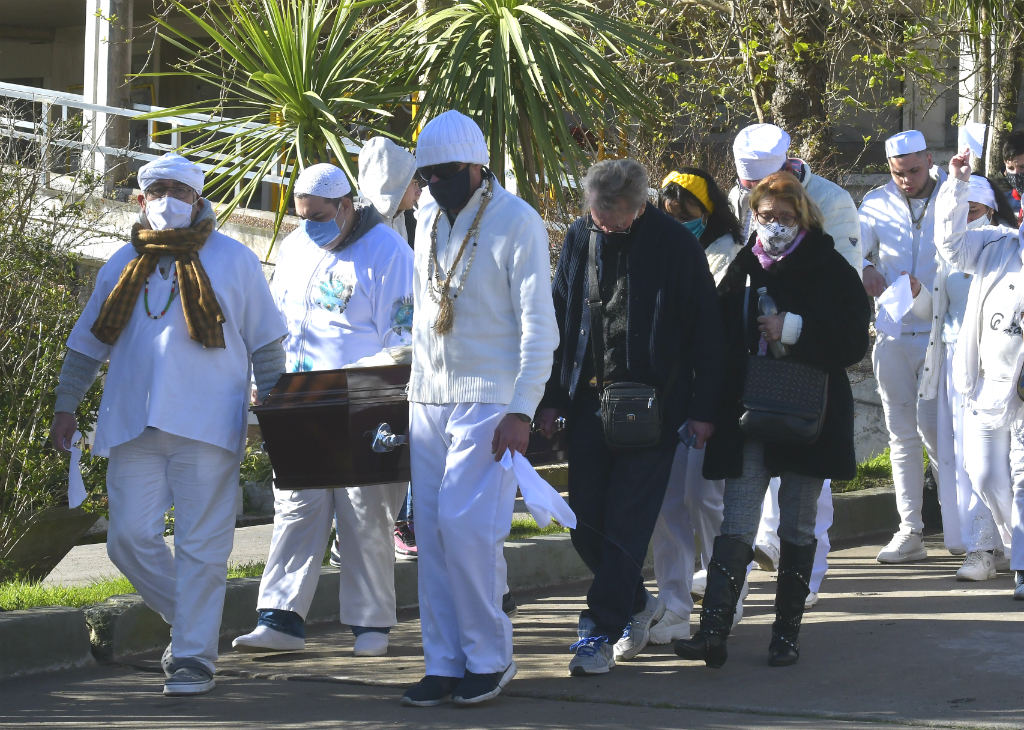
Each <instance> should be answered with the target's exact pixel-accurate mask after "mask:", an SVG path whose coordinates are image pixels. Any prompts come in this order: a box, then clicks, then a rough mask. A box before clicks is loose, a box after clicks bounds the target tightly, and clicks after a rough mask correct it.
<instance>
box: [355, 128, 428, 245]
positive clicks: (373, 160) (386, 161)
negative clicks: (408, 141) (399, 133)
mask: <svg viewBox="0 0 1024 730" xmlns="http://www.w3.org/2000/svg"><path fill="white" fill-rule="evenodd" d="M415 174H416V158H415V156H413V154H412V153H411V152H409V151H407V150H404V149H402V148H401V147H399V146H398V145H397V144H395V143H394V142H392V141H391V140H390V139H388V138H387V137H373V138H371V139H369V140H367V142H366V144H364V145H363V148H362V149H361V150H359V194H360V195H362V196H363V197H364V198H366V199H367V200H368V201H370V203H372V204H373V207H374V208H376V209H377V212H378V213H380V215H381V217H382V218H383V219H384V222H385V223H387V224H388V225H389V226H391V228H392V230H394V231H395V232H396V233H398V235H400V236H401V237H402V238H403V239H405V241H406V242H408V241H409V233H408V231H406V228H405V216H404V215H403V214H402V213H404V211H403V212H399V210H398V206H399V204H400V203H401V202H402V198H404V197H405V191H406V190H408V189H409V183H411V182H412V178H413V175H415Z"/></svg>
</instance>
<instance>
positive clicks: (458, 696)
mask: <svg viewBox="0 0 1024 730" xmlns="http://www.w3.org/2000/svg"><path fill="white" fill-rule="evenodd" d="M514 676H516V662H515V660H514V659H513V660H512V663H511V664H509V665H508V666H507V667H505V669H504V670H503V671H500V672H493V673H491V674H474V673H473V672H470V671H467V672H466V676H465V677H463V678H462V681H461V682H459V686H458V687H456V688H455V691H454V692H452V702H454V703H455V704H456V705H476V704H479V703H481V702H486V701H487V700H490V699H494V698H495V697H497V696H498V695H500V694H501V688H502V687H504V686H505V685H506V684H508V683H509V682H510V681H512V678H513V677H514Z"/></svg>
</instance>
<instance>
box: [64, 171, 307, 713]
mask: <svg viewBox="0 0 1024 730" xmlns="http://www.w3.org/2000/svg"><path fill="white" fill-rule="evenodd" d="M139 186H140V187H141V188H142V190H143V191H144V192H143V194H142V195H140V196H139V204H140V205H141V206H142V212H141V213H140V216H139V222H138V223H137V224H136V225H135V226H133V228H132V241H131V243H130V244H127V245H125V246H123V247H122V248H120V249H119V250H118V251H117V252H116V253H115V254H114V255H113V256H111V257H110V260H109V261H107V263H106V264H104V266H103V267H102V268H101V269H100V271H99V275H98V276H97V279H96V288H95V289H94V290H93V293H92V296H91V297H90V298H89V302H88V304H87V305H86V307H85V310H84V311H83V312H82V316H81V317H80V318H79V320H78V322H77V324H76V325H75V327H74V329H73V330H72V332H71V336H70V337H69V338H68V352H67V355H66V356H65V359H64V365H63V367H62V369H61V375H60V384H59V385H58V387H57V404H56V407H55V411H56V413H55V414H54V419H53V425H52V427H51V429H50V434H51V437H52V438H53V443H54V444H55V445H56V446H57V448H58V449H60V450H61V451H65V452H66V450H67V447H68V446H69V445H70V444H71V441H72V437H73V434H74V433H75V429H76V420H75V416H74V413H75V410H76V408H77V407H78V404H79V402H80V401H81V400H82V398H83V397H84V395H85V393H86V391H87V390H88V389H89V387H91V385H92V384H93V382H94V381H95V379H96V377H97V375H98V373H99V370H100V365H101V363H103V362H106V361H109V363H110V367H109V369H108V371H107V375H106V380H105V383H104V388H103V401H102V403H101V404H100V411H99V420H98V421H97V424H96V441H95V443H94V445H93V453H94V454H96V455H99V456H109V457H110V463H109V465H108V467H107V494H108V497H109V507H110V528H109V532H108V534H107V552H108V554H109V555H110V559H111V560H112V561H113V563H114V565H116V566H117V567H118V569H119V570H121V572H122V573H124V575H125V576H126V577H127V578H128V579H129V580H130V581H131V582H132V585H134V586H135V588H136V590H138V592H139V593H140V594H141V595H142V597H143V599H144V600H145V601H146V604H147V605H149V606H150V607H151V608H152V609H153V610H155V611H156V612H157V613H159V614H160V615H161V616H162V617H163V619H164V620H165V621H167V623H169V624H171V627H172V640H171V644H170V645H169V646H168V647H167V650H166V651H165V652H164V656H163V660H162V662H161V665H162V667H163V669H164V672H165V674H166V675H167V679H166V681H165V683H164V694H166V695H190V694H201V693H204V692H208V691H210V690H211V689H213V687H214V679H213V674H214V671H215V667H214V662H216V660H217V638H218V635H219V633H220V622H221V612H222V610H223V606H224V591H225V586H226V581H227V562H228V556H229V555H230V554H231V545H232V541H233V538H234V528H235V498H236V495H237V492H238V471H239V464H240V463H241V457H242V451H243V449H244V445H245V433H246V429H245V424H246V411H247V409H248V405H249V393H250V382H251V381H250V373H252V372H254V374H255V378H256V387H257V392H258V393H259V396H260V397H264V396H265V395H266V394H267V393H268V392H269V391H270V389H271V388H272V387H273V385H274V383H275V382H277V379H278V377H280V373H281V371H282V369H283V366H284V352H283V350H282V348H281V339H282V338H283V337H284V335H285V334H286V332H287V330H286V329H285V326H284V322H283V321H282V320H281V315H280V314H278V312H277V308H276V307H275V306H274V302H273V299H272V298H271V295H270V289H269V288H268V286H267V281H266V279H265V278H264V276H263V267H262V266H261V264H260V261H259V258H257V256H256V254H255V253H253V252H252V251H250V250H249V249H248V248H246V247H245V246H244V245H243V244H241V243H239V242H238V241H236V240H234V239H232V238H228V237H227V236H225V235H223V234H221V233H219V232H217V231H215V230H213V229H214V227H215V225H216V216H215V214H214V213H213V208H212V206H211V205H210V203H209V202H208V201H206V200H203V199H202V198H201V197H200V195H201V193H202V190H203V173H202V170H200V169H199V168H198V167H197V166H196V165H193V164H192V163H190V162H188V160H186V159H185V158H183V157H180V156H179V155H175V154H167V155H164V156H163V157H161V158H159V159H158V160H156V161H154V162H151V163H149V164H147V165H144V166H143V167H142V169H141V170H140V171H139ZM172 506H173V507H174V546H175V550H174V553H173V555H172V553H171V549H170V548H169V547H168V546H167V544H166V543H165V542H164V538H163V532H164V514H165V513H166V512H167V510H168V509H170V508H171V507H172Z"/></svg>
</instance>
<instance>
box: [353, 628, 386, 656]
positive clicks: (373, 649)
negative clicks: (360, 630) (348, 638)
mask: <svg viewBox="0 0 1024 730" xmlns="http://www.w3.org/2000/svg"><path fill="white" fill-rule="evenodd" d="M352 653H353V654H354V655H355V656H384V655H385V654H387V653H388V635H387V634H385V633H383V632H381V631H367V632H366V633H364V634H360V635H359V636H357V637H356V645H355V647H354V648H353V650H352Z"/></svg>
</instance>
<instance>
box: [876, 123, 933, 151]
mask: <svg viewBox="0 0 1024 730" xmlns="http://www.w3.org/2000/svg"><path fill="white" fill-rule="evenodd" d="M927 149H928V143H927V142H925V141H924V135H923V134H921V133H920V132H918V131H917V130H916V129H911V130H908V131H906V132H900V133H899V134H894V135H893V136H891V137H889V139H887V140H885V156H886V157H899V156H900V155H909V154H912V153H914V152H924V151H925V150H927Z"/></svg>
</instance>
